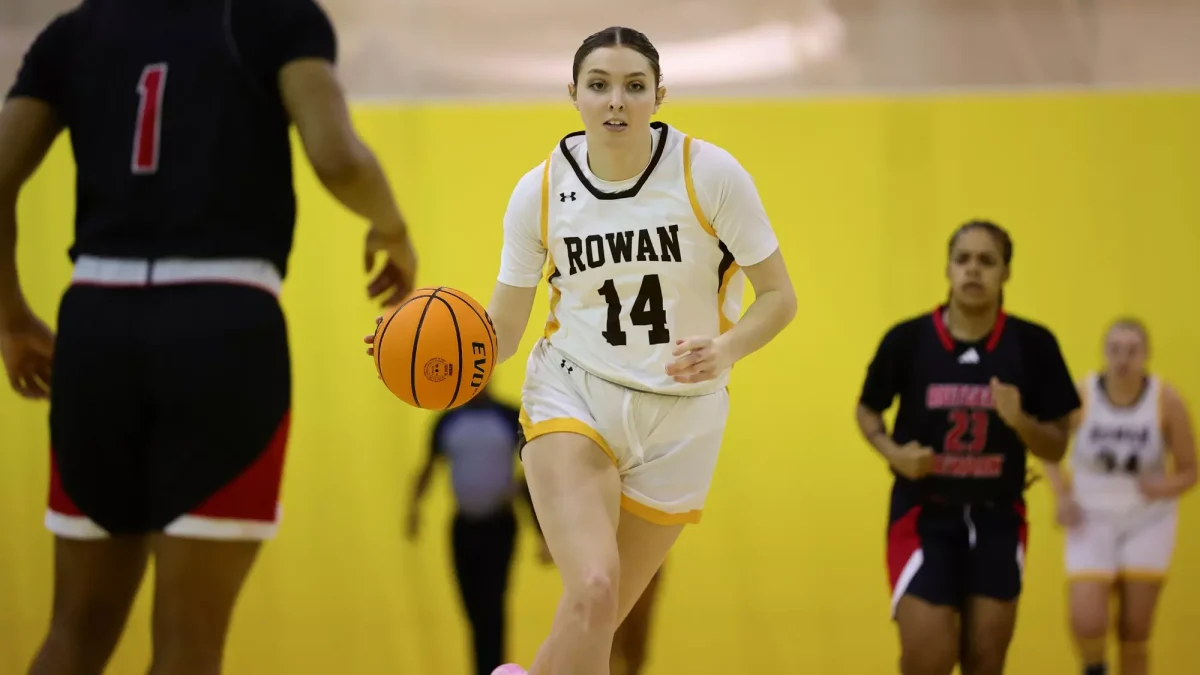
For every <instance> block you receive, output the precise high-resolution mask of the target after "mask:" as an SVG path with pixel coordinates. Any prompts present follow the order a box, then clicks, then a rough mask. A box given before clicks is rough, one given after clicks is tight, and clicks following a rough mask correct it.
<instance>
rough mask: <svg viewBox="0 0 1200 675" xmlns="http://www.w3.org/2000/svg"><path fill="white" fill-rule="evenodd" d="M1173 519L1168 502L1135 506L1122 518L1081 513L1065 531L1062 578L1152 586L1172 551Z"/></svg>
mask: <svg viewBox="0 0 1200 675" xmlns="http://www.w3.org/2000/svg"><path fill="white" fill-rule="evenodd" d="M1178 519H1179V514H1178V510H1177V509H1176V504H1175V503H1174V502H1159V503H1154V504H1150V505H1147V506H1140V507H1137V508H1135V509H1133V510H1130V511H1128V512H1125V513H1120V512H1112V511H1106V510H1100V509H1088V508H1084V509H1083V519H1082V521H1081V522H1080V523H1079V524H1078V525H1077V526H1075V527H1073V528H1070V529H1069V530H1067V544H1066V546H1067V548H1066V563H1067V576H1068V578H1070V579H1072V580H1089V579H1093V580H1097V581H1112V580H1115V579H1117V578H1121V579H1124V580H1127V581H1158V580H1161V579H1163V578H1164V577H1165V576H1166V573H1167V568H1168V567H1170V564H1171V557H1172V555H1173V554H1174V552H1175V527H1176V524H1177V522H1178Z"/></svg>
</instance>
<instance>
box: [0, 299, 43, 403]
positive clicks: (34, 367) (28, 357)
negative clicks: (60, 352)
mask: <svg viewBox="0 0 1200 675" xmlns="http://www.w3.org/2000/svg"><path fill="white" fill-rule="evenodd" d="M0 358H3V360H4V369H5V370H6V371H7V372H8V382H9V384H11V385H12V388H13V390H14V391H16V392H17V393H18V394H20V395H21V396H24V397H25V398H30V399H41V398H47V397H49V396H50V373H51V367H52V365H53V362H54V333H53V332H51V330H50V328H49V326H47V325H46V324H45V323H44V322H42V320H41V319H39V318H37V317H36V316H34V314H33V312H31V311H28V310H25V311H24V312H22V313H20V314H18V316H17V317H16V318H14V319H9V320H5V321H4V322H3V324H0Z"/></svg>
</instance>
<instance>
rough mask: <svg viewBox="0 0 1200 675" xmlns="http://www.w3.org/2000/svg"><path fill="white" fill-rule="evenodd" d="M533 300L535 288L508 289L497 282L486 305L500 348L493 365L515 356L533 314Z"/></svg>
mask: <svg viewBox="0 0 1200 675" xmlns="http://www.w3.org/2000/svg"><path fill="white" fill-rule="evenodd" d="M536 298H537V286H528V287H523V286H509V285H508V284H506V283H504V282H497V283H496V289H495V290H494V291H492V301H491V302H490V303H489V304H488V315H489V316H491V317H492V324H493V325H494V326H495V328H496V342H497V343H498V344H499V345H500V346H499V348H498V352H499V353H498V354H497V355H496V362H497V363H504V362H505V361H507V360H508V359H510V358H512V355H513V354H516V353H517V347H519V346H521V338H522V337H524V336H525V327H526V326H528V325H529V315H530V314H532V313H533V301H534V300H535V299H536Z"/></svg>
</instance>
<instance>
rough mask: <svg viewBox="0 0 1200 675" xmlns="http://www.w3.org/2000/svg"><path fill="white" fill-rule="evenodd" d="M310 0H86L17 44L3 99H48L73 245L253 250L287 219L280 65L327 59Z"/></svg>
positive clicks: (270, 247) (242, 254)
mask: <svg viewBox="0 0 1200 675" xmlns="http://www.w3.org/2000/svg"><path fill="white" fill-rule="evenodd" d="M335 56H336V40H335V37H334V32H333V28H332V26H331V25H330V22H329V20H328V18H327V16H326V15H325V14H324V12H323V11H322V10H321V9H320V7H319V6H318V5H317V4H316V3H315V2H314V1H313V0H236V1H235V0H172V1H171V2H163V0H84V2H83V3H82V4H80V5H79V6H78V7H77V8H75V9H74V10H72V11H70V12H67V13H65V14H62V15H60V16H59V17H58V18H57V19H55V20H54V21H53V22H52V23H51V24H50V25H49V26H48V27H47V28H46V29H45V30H43V31H42V33H41V34H40V35H39V36H38V37H37V39H36V40H35V42H34V44H33V45H32V47H31V48H30V49H29V51H28V52H27V53H26V56H25V60H24V62H23V64H22V67H21V70H20V72H19V74H18V75H17V80H16V83H15V84H14V86H13V88H12V90H11V91H10V92H9V97H10V98H21V97H28V98H34V99H39V100H41V101H45V102H46V103H48V104H49V105H50V106H52V107H53V108H54V110H55V112H56V113H57V115H58V117H59V120H60V121H61V122H62V123H63V124H64V125H65V127H66V128H67V129H68V130H69V132H70V138H71V146H72V149H73V150H74V153H75V160H76V164H77V167H78V169H77V177H76V194H77V204H76V208H77V212H76V223H75V225H76V229H75V241H74V245H73V246H72V248H71V251H70V255H71V259H72V260H73V261H74V260H76V259H77V258H78V257H79V256H80V255H94V256H107V257H117V258H148V259H161V258H168V257H187V258H259V259H267V260H270V261H271V262H273V263H274V264H275V265H276V266H277V267H278V268H279V271H280V273H281V274H285V273H286V266H287V258H288V254H289V251H290V249H291V246H292V240H293V230H294V226H295V215H296V205H295V195H294V190H293V184H292V157H291V145H290V137H289V132H288V129H289V120H288V116H287V113H286V111H285V109H284V106H283V102H282V98H281V95H280V93H279V80H278V78H279V71H280V69H281V67H282V66H283V65H284V64H286V63H289V62H291V61H294V60H297V59H301V58H318V59H322V60H326V61H330V62H333V61H334V60H335Z"/></svg>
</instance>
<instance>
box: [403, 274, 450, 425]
mask: <svg viewBox="0 0 1200 675" xmlns="http://www.w3.org/2000/svg"><path fill="white" fill-rule="evenodd" d="M437 294H438V292H437V290H434V292H433V294H432V295H430V296H428V297H429V299H430V300H432V299H433V298H436V297H437ZM414 299H415V298H414ZM442 302H445V300H443V301H442ZM431 304H433V303H430V302H426V303H425V307H424V308H423V309H422V310H421V318H420V319H418V320H417V330H416V331H414V333H415V334H414V335H413V347H412V358H411V359H409V362H408V386H409V388H410V389H411V390H412V395H413V403H414V404H416V406H417V407H418V408H420V407H421V399H420V397H419V396H417V345H418V344H420V342H421V326H422V325H424V324H425V315H426V314H428V313H429V305H431Z"/></svg>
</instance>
